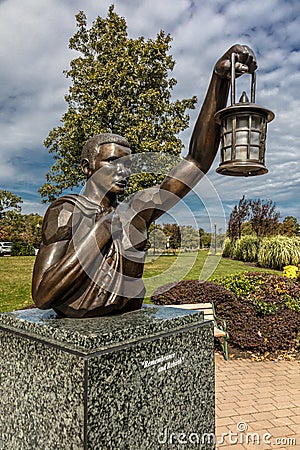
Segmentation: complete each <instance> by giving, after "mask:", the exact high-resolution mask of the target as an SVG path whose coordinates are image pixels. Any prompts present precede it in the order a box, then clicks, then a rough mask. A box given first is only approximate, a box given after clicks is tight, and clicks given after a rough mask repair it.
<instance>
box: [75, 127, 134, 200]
mask: <svg viewBox="0 0 300 450" xmlns="http://www.w3.org/2000/svg"><path fill="white" fill-rule="evenodd" d="M81 168H82V171H83V173H84V174H85V175H86V177H87V178H90V177H91V176H93V180H94V181H95V182H96V183H97V185H99V187H101V188H103V189H105V190H106V191H108V192H112V193H114V194H122V193H123V192H124V190H125V189H126V186H127V180H128V178H129V176H130V174H131V160H130V145H129V143H128V141H127V140H126V139H125V138H123V137H122V136H119V135H118V134H113V133H102V134H97V135H96V136H93V137H92V138H90V139H89V140H88V141H87V142H86V144H85V145H84V147H83V150H82V153H81ZM96 173H97V174H98V173H99V176H98V175H97V176H96V175H95V174H96Z"/></svg>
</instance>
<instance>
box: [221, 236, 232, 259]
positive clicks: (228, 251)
mask: <svg viewBox="0 0 300 450" xmlns="http://www.w3.org/2000/svg"><path fill="white" fill-rule="evenodd" d="M233 249H234V241H232V240H231V239H230V238H228V237H227V238H226V239H225V241H224V244H223V253H222V256H223V257H224V258H232V255H233Z"/></svg>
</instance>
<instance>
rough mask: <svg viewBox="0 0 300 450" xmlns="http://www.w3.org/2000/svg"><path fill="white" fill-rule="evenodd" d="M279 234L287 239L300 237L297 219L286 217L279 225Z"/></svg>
mask: <svg viewBox="0 0 300 450" xmlns="http://www.w3.org/2000/svg"><path fill="white" fill-rule="evenodd" d="M280 233H281V234H283V235H285V236H289V237H293V236H300V224H299V222H298V220H297V218H296V217H294V216H286V217H285V218H284V219H283V222H282V223H281V224H280Z"/></svg>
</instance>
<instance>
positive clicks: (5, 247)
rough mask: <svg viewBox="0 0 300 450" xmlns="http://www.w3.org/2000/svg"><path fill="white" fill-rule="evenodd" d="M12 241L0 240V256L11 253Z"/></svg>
mask: <svg viewBox="0 0 300 450" xmlns="http://www.w3.org/2000/svg"><path fill="white" fill-rule="evenodd" d="M11 247H12V242H0V256H4V255H10V254H11Z"/></svg>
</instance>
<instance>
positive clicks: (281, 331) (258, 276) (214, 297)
mask: <svg viewBox="0 0 300 450" xmlns="http://www.w3.org/2000/svg"><path fill="white" fill-rule="evenodd" d="M151 299H152V301H153V302H154V303H155V304H159V305H167V304H168V305H169V304H174V305H176V304H182V303H204V302H213V303H214V305H215V309H216V313H217V315H218V316H219V317H220V318H222V319H224V320H225V321H226V324H227V329H228V332H229V337H230V341H229V342H230V344H231V345H232V346H233V347H235V348H237V349H239V350H246V351H250V352H255V353H258V354H265V353H266V352H271V353H274V352H276V351H278V350H285V351H287V350H293V349H295V348H298V346H299V338H300V286H299V284H298V283H296V282H295V281H293V280H291V279H288V278H285V277H282V276H279V275H273V274H262V273H255V272H246V273H243V274H237V275H236V274H235V275H229V276H227V277H223V278H219V279H215V280H213V282H208V281H205V282H201V281H198V280H183V281H180V282H178V283H172V284H169V285H165V286H162V287H161V288H160V289H158V290H157V291H156V292H155V293H154V294H153V296H152V297H151Z"/></svg>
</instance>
